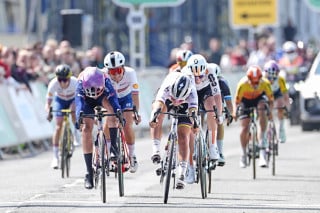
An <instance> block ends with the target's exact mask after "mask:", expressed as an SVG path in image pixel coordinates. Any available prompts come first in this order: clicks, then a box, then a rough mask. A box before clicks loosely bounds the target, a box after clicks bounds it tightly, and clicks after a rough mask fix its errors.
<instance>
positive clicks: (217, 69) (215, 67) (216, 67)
mask: <svg viewBox="0 0 320 213" xmlns="http://www.w3.org/2000/svg"><path fill="white" fill-rule="evenodd" d="M209 66H210V67H211V69H213V72H214V73H215V74H216V76H217V77H220V76H221V68H220V66H219V65H218V64H215V63H210V64H208V67H209Z"/></svg>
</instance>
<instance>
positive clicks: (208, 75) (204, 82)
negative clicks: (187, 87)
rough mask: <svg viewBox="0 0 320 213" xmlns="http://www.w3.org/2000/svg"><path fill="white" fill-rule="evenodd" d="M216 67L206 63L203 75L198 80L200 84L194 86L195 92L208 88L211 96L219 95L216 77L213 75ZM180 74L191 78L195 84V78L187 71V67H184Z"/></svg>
mask: <svg viewBox="0 0 320 213" xmlns="http://www.w3.org/2000/svg"><path fill="white" fill-rule="evenodd" d="M216 66H218V65H216V64H214V63H208V65H207V70H206V72H205V74H204V75H203V76H201V78H200V80H201V82H200V83H196V84H195V85H196V89H197V91H200V90H202V89H204V88H206V87H208V86H210V88H211V91H212V95H213V96H214V95H217V94H220V93H221V91H220V87H219V82H218V77H217V76H216V73H215V69H216ZM181 72H182V73H185V74H186V75H188V76H192V79H193V82H195V77H194V75H193V73H192V72H191V70H190V69H188V68H187V67H184V68H183V69H182V70H181Z"/></svg>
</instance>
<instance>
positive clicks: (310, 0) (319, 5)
mask: <svg viewBox="0 0 320 213" xmlns="http://www.w3.org/2000/svg"><path fill="white" fill-rule="evenodd" d="M305 2H306V3H307V5H308V7H309V8H310V9H312V10H314V11H316V12H320V1H319V0H305Z"/></svg>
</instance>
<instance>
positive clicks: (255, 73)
mask: <svg viewBox="0 0 320 213" xmlns="http://www.w3.org/2000/svg"><path fill="white" fill-rule="evenodd" d="M247 77H248V79H249V80H250V81H251V83H252V84H258V83H259V81H260V79H261V77H262V71H261V68H260V67H259V66H255V65H253V66H250V67H249V69H248V70H247Z"/></svg>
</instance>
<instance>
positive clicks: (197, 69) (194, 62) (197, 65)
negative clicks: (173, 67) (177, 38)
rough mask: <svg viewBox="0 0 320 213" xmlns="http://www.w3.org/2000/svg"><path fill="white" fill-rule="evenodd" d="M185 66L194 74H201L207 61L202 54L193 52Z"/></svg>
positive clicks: (205, 68) (203, 72)
mask: <svg viewBox="0 0 320 213" xmlns="http://www.w3.org/2000/svg"><path fill="white" fill-rule="evenodd" d="M187 67H188V69H190V71H191V72H192V73H193V74H194V75H195V76H202V75H204V74H205V72H206V70H207V61H206V59H205V58H204V57H203V56H202V55H200V54H194V55H192V56H191V57H190V58H189V59H188V62H187Z"/></svg>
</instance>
